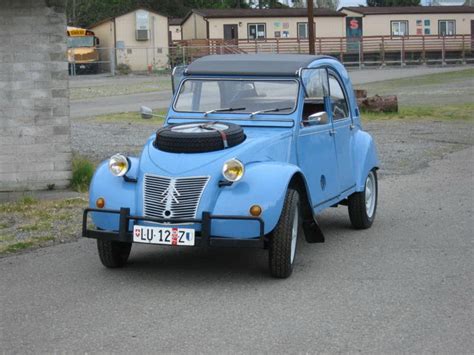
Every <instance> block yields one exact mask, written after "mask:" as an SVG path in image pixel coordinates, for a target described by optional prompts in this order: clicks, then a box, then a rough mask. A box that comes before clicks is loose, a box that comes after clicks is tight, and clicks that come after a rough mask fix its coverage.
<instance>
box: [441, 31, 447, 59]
mask: <svg viewBox="0 0 474 355" xmlns="http://www.w3.org/2000/svg"><path fill="white" fill-rule="evenodd" d="M445 39H446V36H443V46H442V50H441V65H446V41H445Z"/></svg>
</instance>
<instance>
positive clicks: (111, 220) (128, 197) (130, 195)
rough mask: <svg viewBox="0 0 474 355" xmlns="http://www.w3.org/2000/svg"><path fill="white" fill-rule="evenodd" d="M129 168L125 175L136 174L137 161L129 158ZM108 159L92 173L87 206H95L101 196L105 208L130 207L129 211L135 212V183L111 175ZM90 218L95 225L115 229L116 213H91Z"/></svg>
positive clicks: (134, 175) (131, 175) (116, 222)
mask: <svg viewBox="0 0 474 355" xmlns="http://www.w3.org/2000/svg"><path fill="white" fill-rule="evenodd" d="M129 160H130V163H131V164H130V170H129V171H128V172H127V176H128V177H131V178H134V177H136V176H137V171H138V164H139V161H138V159H137V158H129ZM107 165H108V161H103V162H102V163H101V164H100V165H99V167H98V168H97V170H96V171H95V173H94V176H93V178H92V181H91V185H90V188H89V206H90V207H93V208H95V207H96V206H95V201H96V200H97V199H98V198H99V197H102V198H104V200H105V207H104V208H106V209H113V210H118V209H120V208H121V207H128V208H130V213H132V214H135V212H136V198H135V190H136V183H133V182H126V181H125V180H124V178H123V177H117V176H113V175H112V174H111V173H110V171H109V169H108V166H107ZM92 220H93V222H94V224H95V225H96V227H98V228H100V229H105V230H117V228H118V215H116V214H108V213H92Z"/></svg>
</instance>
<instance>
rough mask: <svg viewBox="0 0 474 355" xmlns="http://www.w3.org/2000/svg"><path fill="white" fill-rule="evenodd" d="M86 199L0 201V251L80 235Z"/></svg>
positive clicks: (22, 248) (26, 247)
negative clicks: (0, 202)
mask: <svg viewBox="0 0 474 355" xmlns="http://www.w3.org/2000/svg"><path fill="white" fill-rule="evenodd" d="M86 206H87V199H86V196H85V195H84V196H83V197H77V198H72V199H65V200H47V201H43V200H34V199H25V198H22V199H19V200H18V201H16V202H8V203H2V204H0V226H1V227H2V228H1V229H0V254H5V253H14V252H16V251H20V250H24V249H28V248H36V247H38V246H42V245H44V244H45V243H47V244H48V245H49V244H51V242H52V241H54V242H57V241H66V240H73V239H77V238H78V237H79V236H80V230H81V221H82V211H83V208H85V207H86Z"/></svg>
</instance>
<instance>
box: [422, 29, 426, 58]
mask: <svg viewBox="0 0 474 355" xmlns="http://www.w3.org/2000/svg"><path fill="white" fill-rule="evenodd" d="M421 38H422V52H421V57H422V59H423V64H426V48H425V36H424V35H423V37H421Z"/></svg>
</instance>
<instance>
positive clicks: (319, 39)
mask: <svg viewBox="0 0 474 355" xmlns="http://www.w3.org/2000/svg"><path fill="white" fill-rule="evenodd" d="M318 42H319V51H318V54H322V53H323V49H322V46H321V37H319V38H318Z"/></svg>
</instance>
